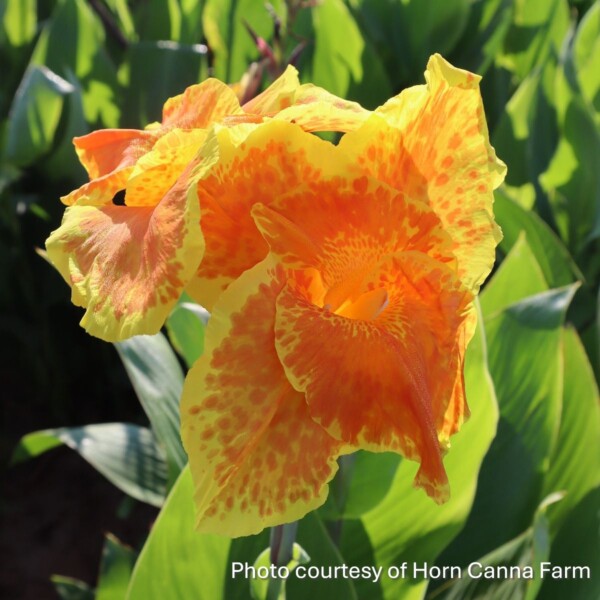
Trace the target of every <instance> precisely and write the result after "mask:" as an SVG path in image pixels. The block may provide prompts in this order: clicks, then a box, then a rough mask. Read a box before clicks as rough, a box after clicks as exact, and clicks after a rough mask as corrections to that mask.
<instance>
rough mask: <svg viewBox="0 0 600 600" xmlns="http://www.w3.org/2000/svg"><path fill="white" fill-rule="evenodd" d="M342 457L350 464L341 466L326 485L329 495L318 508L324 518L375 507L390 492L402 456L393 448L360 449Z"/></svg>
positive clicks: (352, 515) (351, 516) (345, 516)
mask: <svg viewBox="0 0 600 600" xmlns="http://www.w3.org/2000/svg"><path fill="white" fill-rule="evenodd" d="M342 460H346V461H347V462H348V463H349V467H348V468H347V469H344V468H343V467H342V466H340V469H339V470H338V472H337V474H336V476H335V478H334V480H333V481H332V482H331V484H330V486H329V488H330V491H329V497H328V498H327V501H326V502H325V504H324V505H323V507H322V508H321V509H319V514H320V515H321V516H322V517H323V518H324V519H357V518H359V517H360V516H361V515H362V514H363V513H365V512H367V511H368V510H370V509H372V508H374V507H375V506H376V505H377V504H378V503H379V502H380V501H381V500H382V499H383V498H384V497H385V495H386V494H387V493H388V492H389V490H390V488H391V486H392V482H393V481H394V476H395V474H396V469H397V468H398V465H399V463H400V460H401V459H400V456H399V455H398V454H394V453H392V452H383V453H381V454H374V453H373V452H366V451H364V450H359V451H358V452H355V453H354V454H353V455H351V456H346V457H342ZM338 488H339V490H338Z"/></svg>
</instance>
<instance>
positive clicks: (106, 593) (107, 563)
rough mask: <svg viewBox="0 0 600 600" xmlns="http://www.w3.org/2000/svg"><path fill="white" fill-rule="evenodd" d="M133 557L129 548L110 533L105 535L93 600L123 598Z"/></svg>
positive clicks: (134, 555) (133, 560)
mask: <svg viewBox="0 0 600 600" xmlns="http://www.w3.org/2000/svg"><path fill="white" fill-rule="evenodd" d="M135 557H136V554H135V552H134V551H133V550H132V549H131V548H129V547H127V546H124V545H123V544H122V543H121V542H119V540H118V539H117V538H116V537H114V536H113V535H111V534H110V533H109V534H107V535H106V538H105V540H104V548H103V549H102V560H101V562H100V575H99V576H98V584H97V585H96V598H95V600H117V599H119V600H121V599H122V598H125V594H126V593H127V587H128V586H129V579H130V577H131V572H132V570H133V565H134V563H135Z"/></svg>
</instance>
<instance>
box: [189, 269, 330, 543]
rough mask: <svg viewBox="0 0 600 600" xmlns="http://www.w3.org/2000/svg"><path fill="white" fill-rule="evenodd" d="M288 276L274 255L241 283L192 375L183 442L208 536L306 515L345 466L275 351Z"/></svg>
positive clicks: (213, 324) (224, 301)
mask: <svg viewBox="0 0 600 600" xmlns="http://www.w3.org/2000/svg"><path fill="white" fill-rule="evenodd" d="M283 281H284V277H283V272H282V270H281V269H276V268H274V267H273V266H272V263H270V262H268V261H265V262H263V263H260V264H259V265H257V266H255V267H254V268H253V269H251V270H250V271H247V272H246V273H244V274H243V275H242V276H241V277H240V278H239V279H238V280H236V281H235V282H234V283H233V284H232V285H231V286H230V287H229V288H228V289H227V291H226V292H225V293H224V294H223V295H222V296H221V298H220V299H219V301H218V303H217V304H216V305H215V308H214V311H213V313H212V316H211V319H210V321H209V324H208V327H207V330H206V346H205V354H204V355H203V356H202V357H201V358H200V359H199V360H198V362H197V363H196V364H195V365H194V366H193V368H192V369H191V371H190V373H189V374H188V377H187V378H186V382H185V386H184V391H183V397H182V404H181V411H182V412H181V414H182V438H183V441H184V445H185V448H186V450H187V452H188V455H189V460H190V468H191V472H192V477H193V478H194V484H195V489H196V494H195V500H196V506H197V515H198V521H197V526H198V529H199V530H200V531H202V532H209V533H220V534H225V535H231V536H240V535H250V534H253V533H257V532H259V531H261V530H262V529H263V528H264V527H267V526H271V525H276V524H280V523H284V522H288V521H293V520H296V519H299V518H301V517H302V516H304V515H305V514H306V513H307V512H309V511H310V510H313V509H314V508H316V507H318V506H319V505H321V504H322V503H323V502H324V501H325V498H326V496H327V482H328V481H329V480H330V479H331V478H332V477H333V475H334V473H335V471H336V469H337V465H336V462H335V459H336V457H337V455H338V454H339V450H340V447H341V445H340V443H339V442H337V441H336V440H334V439H333V438H331V437H330V436H329V435H328V434H327V433H326V432H325V431H324V430H323V429H322V428H321V427H320V426H319V425H317V424H316V423H315V422H314V421H313V420H312V419H311V418H310V417H309V415H308V411H307V407H306V402H305V400H304V396H303V395H302V394H299V393H297V392H296V391H294V390H293V388H292V387H291V386H290V384H289V383H288V381H287V379H286V377H285V375H284V373H283V369H282V367H281V364H280V363H279V360H278V358H277V354H276V352H275V340H274V320H275V300H276V297H277V294H278V293H279V291H280V290H281V289H282V286H283Z"/></svg>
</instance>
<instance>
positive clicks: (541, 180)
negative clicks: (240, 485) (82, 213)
mask: <svg viewBox="0 0 600 600" xmlns="http://www.w3.org/2000/svg"><path fill="white" fill-rule="evenodd" d="M305 4H310V5H311V6H307V7H305V8H302V9H300V8H299V3H298V2H293V1H291V0H290V1H288V2H283V1H282V0H279V1H275V2H273V3H272V6H271V10H270V11H269V10H267V9H266V8H265V7H264V5H263V3H262V2H258V1H255V0H205V1H200V0H137V1H135V0H132V1H129V2H127V1H125V0H89V1H85V0H38V1H36V0H1V1H0V64H1V65H2V83H1V88H0V139H1V140H2V144H1V157H0V344H1V345H2V348H1V350H2V356H3V361H2V364H1V365H0V374H1V375H0V377H1V379H0V383H1V385H2V396H3V404H4V412H5V414H4V417H5V418H4V419H3V430H2V445H1V447H0V449H1V453H2V459H3V460H4V461H5V462H6V461H8V460H9V457H10V456H11V454H12V461H13V464H16V463H22V464H20V465H19V466H17V467H14V466H13V467H11V469H10V470H8V471H7V472H6V474H5V476H4V479H5V481H6V483H7V484H8V485H11V484H12V483H13V482H16V485H17V486H18V485H19V481H23V480H24V479H27V477H29V476H30V475H31V474H32V473H35V464H36V461H40V460H46V459H42V458H39V459H36V461H31V462H25V461H26V460H27V459H28V458H31V457H33V456H37V455H40V454H43V453H45V452H47V451H48V450H50V449H51V448H54V447H56V446H58V445H61V444H64V445H66V446H68V447H69V448H72V449H73V450H75V451H76V452H78V453H79V454H80V455H81V456H82V457H83V458H84V459H85V460H86V461H87V462H88V463H90V464H91V465H92V467H94V468H95V469H97V470H98V471H99V472H100V473H102V475H104V476H105V477H106V478H107V479H108V480H109V481H110V482H111V483H112V484H114V486H116V487H117V488H118V489H119V490H121V491H122V492H123V494H126V495H127V496H126V497H128V498H129V497H130V498H133V499H135V500H134V501H131V502H133V503H134V504H135V502H144V503H148V504H151V505H153V506H156V507H161V506H163V505H164V506H163V508H162V511H161V513H160V515H159V516H158V519H157V520H156V523H155V524H154V527H153V528H152V532H151V533H150V535H149V537H148V540H147V542H146V543H145V544H144V539H145V537H146V533H147V527H148V524H149V523H150V522H151V520H152V519H153V518H154V513H152V512H150V513H145V517H144V518H145V520H143V522H144V523H145V525H144V526H142V527H141V528H139V529H138V532H137V537H136V536H133V538H132V539H131V542H130V543H132V544H133V545H134V546H135V547H134V548H129V547H126V546H124V545H123V544H122V543H121V542H119V540H117V539H116V538H115V537H112V536H107V537H106V539H105V540H104V541H102V534H101V532H100V531H99V530H94V529H93V528H92V529H90V530H89V532H90V533H89V536H88V538H87V539H85V540H83V539H82V540H71V542H72V544H71V545H72V546H73V552H78V548H79V545H80V544H87V545H91V546H93V548H95V549H96V550H94V552H95V554H93V556H92V557H90V561H91V564H93V566H92V568H91V571H88V572H91V573H94V572H96V573H97V576H94V575H92V577H88V580H87V581H85V582H83V581H78V580H76V579H72V578H70V577H71V576H72V575H74V574H75V573H73V572H67V571H64V572H60V574H59V575H57V576H56V577H53V582H54V589H55V590H56V592H55V593H57V594H58V595H59V596H60V597H62V598H94V597H95V598H97V599H100V600H104V599H111V598H125V597H128V598H132V599H137V598H161V599H162V598H165V599H170V598H174V599H179V598H181V599H186V598H192V597H193V598H207V599H208V598H210V599H211V600H212V599H215V598H226V599H227V600H229V599H234V598H247V597H249V594H250V587H249V584H248V582H247V581H245V580H240V579H236V580H232V579H231V578H230V576H229V572H228V568H229V566H228V565H229V563H230V562H231V561H232V560H245V561H248V562H250V563H253V562H254V560H255V559H256V558H257V557H258V555H259V554H260V552H261V551H262V550H263V549H264V548H265V547H266V546H267V545H268V539H267V537H266V536H265V535H264V534H263V535H261V536H256V537H254V538H245V539H239V540H234V541H230V540H226V539H223V538H218V537H211V536H198V535H196V534H195V533H193V531H192V525H191V524H192V520H193V515H192V507H191V494H190V485H191V484H190V481H189V477H188V474H187V471H186V470H185V468H184V465H185V454H184V453H183V450H182V448H181V444H180V441H179V435H178V395H179V391H180V389H181V383H182V380H183V373H184V370H185V368H187V367H188V366H189V365H190V364H191V363H192V362H193V360H194V359H195V358H196V357H197V356H198V355H199V354H200V353H201V352H202V342H203V326H204V324H205V322H206V316H207V315H206V314H204V313H203V312H202V310H201V309H199V307H197V306H195V305H193V304H190V303H186V302H185V299H184V301H182V303H181V304H180V305H179V306H178V307H177V308H176V310H175V311H174V312H173V314H172V315H171V317H170V319H169V322H168V323H167V327H166V329H165V334H164V335H162V334H159V335H158V336H154V337H151V338H148V337H139V338H134V339H132V340H130V341H127V342H123V343H120V344H118V345H117V347H116V352H115V351H114V349H113V347H111V346H110V345H107V344H104V343H102V342H100V341H99V340H95V339H92V338H89V337H87V336H86V335H85V334H84V333H83V332H82V331H80V330H79V329H78V327H77V325H76V323H77V321H78V320H79V311H78V310H77V309H74V308H72V307H71V306H70V303H69V291H68V289H67V287H66V286H65V285H64V284H63V282H62V281H61V280H60V278H59V276H58V275H57V274H56V273H55V272H53V270H52V269H51V268H50V267H49V266H48V265H47V264H46V263H45V262H44V261H43V259H42V258H41V257H40V256H39V255H38V254H37V253H36V249H37V248H39V247H42V246H43V241H44V239H45V238H46V237H47V235H48V233H49V232H50V231H51V230H52V229H54V228H56V227H57V226H58V223H59V222H60V217H61V214H62V210H63V207H62V205H61V204H60V202H58V197H59V196H61V195H63V194H65V193H67V192H68V191H70V190H71V189H73V188H74V187H76V186H78V185H80V184H81V183H82V182H83V181H84V180H85V174H84V172H83V170H82V168H81V167H80V166H79V165H78V164H77V161H76V159H75V155H74V152H73V150H72V145H71V138H72V137H73V136H75V135H82V134H84V133H86V132H89V131H91V130H93V129H97V128H102V127H142V126H144V125H146V124H147V123H149V122H151V121H154V120H157V119H159V118H160V110H161V107H162V103H163V101H164V100H165V99H166V98H167V97H169V96H172V95H174V94H177V93H179V92H181V91H182V90H183V89H184V88H185V87H186V86H187V85H190V84H192V83H195V82H197V81H199V80H202V79H204V78H206V77H207V76H209V75H214V76H216V77H219V78H221V79H223V80H225V81H229V82H236V81H238V80H240V79H241V77H242V76H243V75H244V73H245V72H246V70H247V69H248V67H249V65H250V64H251V63H252V62H253V61H258V60H260V58H261V56H260V53H259V51H258V49H257V47H256V45H255V43H254V41H253V39H252V37H251V36H250V35H249V34H248V31H247V29H246V27H245V25H244V22H246V23H247V24H248V25H249V26H250V27H251V28H252V30H254V32H256V34H257V35H259V36H261V37H263V38H265V39H266V40H267V41H270V42H271V43H272V45H273V48H274V51H275V53H276V55H277V58H278V60H279V62H280V64H283V63H285V61H286V60H287V59H288V58H289V57H290V56H294V57H295V58H296V60H297V63H296V64H297V66H298V68H299V70H300V74H301V78H302V80H303V81H310V82H313V83H315V84H317V85H320V86H323V87H325V88H327V89H328V90H330V91H331V92H333V93H335V94H337V95H340V96H343V97H347V98H350V99H354V100H357V101H359V102H361V103H363V104H364V105H365V106H367V107H368V108H374V107H375V106H377V105H379V104H380V103H382V102H384V101H385V100H386V99H387V98H388V97H389V96H391V95H392V94H394V93H397V92H398V91H400V90H401V89H403V88H405V87H407V86H409V85H413V84H416V83H420V82H421V81H422V72H423V70H424V67H425V64H426V61H427V58H428V56H429V55H430V54H432V53H433V52H440V53H442V54H443V55H444V56H445V57H446V58H448V59H449V60H450V61H451V62H452V63H453V64H456V65H457V66H460V67H463V68H467V69H469V70H472V71H475V72H477V73H480V74H482V75H483V76H484V79H483V87H482V93H483V96H484V104H485V106H486V110H487V117H488V123H489V128H490V133H491V138H492V143H493V144H494V146H495V147H496V150H497V152H498V155H499V156H500V157H501V158H502V159H503V160H504V161H505V162H506V163H507V165H508V176H507V179H506V183H505V185H504V186H503V187H502V188H501V189H500V190H498V192H497V195H496V204H495V213H496V218H497V220H498V222H499V223H500V225H501V227H502V229H503V232H504V239H503V241H502V243H501V245H500V247H499V251H498V263H497V264H498V267H497V269H496V271H495V273H494V275H493V277H492V278H491V280H490V281H489V282H488V283H487V285H486V286H485V288H484V290H483V293H482V294H481V303H480V309H481V310H480V326H479V328H478V333H477V335H476V338H475V339H474V340H473V342H472V344H471V346H470V348H469V352H468V360H467V366H466V378H467V385H468V398H469V402H470V406H471V411H472V417H471V420H470V421H469V422H468V423H467V424H466V425H465V427H464V429H463V431H462V432H461V433H460V434H459V435H457V436H456V439H455V441H454V442H453V449H452V451H451V452H450V453H449V455H448V457H447V459H446V464H447V468H448V472H449V476H450V480H451V484H452V487H453V498H452V500H451V501H450V502H449V503H448V504H447V505H444V506H443V507H441V508H440V507H437V506H435V505H434V504H433V503H432V502H431V501H429V499H427V498H426V497H425V496H424V494H422V493H421V492H417V491H416V490H414V489H413V488H412V487H411V483H410V482H411V480H412V477H413V475H414V470H415V467H414V465H412V464H409V463H407V462H402V461H400V460H399V459H398V458H397V457H395V456H391V455H385V454H384V455H377V456H375V455H370V454H367V453H359V455H358V456H357V458H356V460H355V462H354V464H353V478H352V484H351V485H350V486H349V487H348V488H347V489H345V490H342V493H337V492H336V493H333V494H332V496H331V498H330V500H329V501H328V502H327V504H326V505H325V506H324V507H323V508H322V509H321V510H319V511H318V512H317V513H315V514H313V515H310V516H309V517H307V518H306V519H304V520H303V521H302V523H301V524H300V529H299V533H298V542H299V543H300V545H301V546H302V547H303V548H304V549H305V550H306V551H307V553H308V554H309V555H310V558H311V562H312V564H317V565H319V564H326V565H329V564H333V565H335V564H342V563H345V564H358V565H362V564H376V565H382V566H388V565H394V564H396V565H398V564H401V563H402V561H405V560H408V561H417V562H423V561H427V562H428V563H430V564H433V563H436V564H437V565H440V566H443V565H460V566H466V565H467V564H468V563H469V562H471V561H474V560H481V562H485V563H486V564H520V565H525V564H533V563H535V562H539V561H540V560H550V561H552V562H553V563H555V564H558V565H561V564H562V565H590V566H591V567H592V572H593V573H594V577H593V578H592V579H590V580H568V579H563V580H550V579H545V580H544V581H543V582H542V581H539V580H538V581H533V582H528V581H524V580H509V581H491V582H490V581H483V580H480V581H479V582H473V581H471V582H470V581H469V580H468V579H461V580H458V581H454V582H453V581H441V580H438V581H431V582H428V581H427V580H412V579H411V580H401V579H399V580H395V581H392V580H390V579H386V578H384V579H382V580H381V581H380V582H379V583H378V584H373V583H369V582H365V581H360V580H358V581H348V580H330V581H325V580H321V581H304V582H299V581H297V580H296V581H294V580H291V581H290V582H289V584H288V590H287V592H288V598H305V597H309V596H310V595H311V594H313V595H314V597H316V598H325V597H336V598H337V597H340V598H367V599H371V598H374V599H378V598H393V599H396V598H423V597H428V598H481V597H489V598H500V597H510V598H526V599H527V600H530V599H531V598H534V597H538V598H565V597H571V598H581V599H587V598H595V597H600V579H599V577H600V551H599V546H598V531H599V523H598V511H597V509H598V506H599V505H600V487H599V484H600V414H599V407H598V387H597V384H598V378H599V376H600V366H599V365H600V359H599V354H600V348H599V346H600V335H599V328H600V323H599V322H600V296H599V294H598V286H599V282H600V168H599V167H600V2H599V1H598V0H596V1H595V2H592V1H590V0H583V1H578V0H571V1H570V2H568V1H567V0H449V1H447V2H439V1H436V0H345V1H344V0H324V1H322V2H312V3H305ZM273 14H275V15H277V17H278V18H279V19H280V23H279V25H280V27H281V36H280V37H281V41H280V42H279V43H277V42H276V40H275V41H274V29H275V28H274V19H273ZM300 49H302V51H301V52H300V53H299V55H298V51H299V50H300ZM267 81H268V78H266V77H265V83H266V82H267ZM176 352H177V354H176ZM119 358H120V359H121V361H122V363H123V364H124V366H125V370H124V369H123V368H122V366H121V363H120V361H119ZM128 380H129V381H128ZM131 386H132V387H131ZM132 388H133V390H135V394H136V395H137V398H138V399H139V404H138V403H137V402H136V400H135V398H134V396H133V393H132ZM90 423H97V424H90ZM49 427H51V429H49ZM32 430H40V431H37V432H35V433H30V432H31V431H32ZM24 434H28V435H26V436H25V437H24V438H23V439H22V440H21V442H20V443H19V444H18V446H17V448H16V450H14V448H15V446H16V444H17V442H18V440H19V438H20V437H21V436H23V435H24ZM13 450H14V453H13ZM55 453H56V451H54V453H50V454H48V456H47V460H53V461H58V460H60V459H64V456H65V455H64V454H63V455H61V456H60V457H59V456H58V455H56V454H55ZM44 464H46V465H47V464H49V463H44ZM180 473H181V475H180ZM72 475H73V474H70V475H69V476H72ZM51 484H52V482H46V485H51ZM56 485H64V481H63V482H62V483H61V482H60V481H59V482H56ZM334 487H335V486H334ZM336 489H337V488H336ZM169 490H171V493H170V495H169V496H168V499H167V501H166V502H165V498H166V497H167V494H168V492H169ZM558 491H560V492H566V493H565V494H561V496H562V498H561V499H558V497H553V500H555V502H553V503H546V502H545V499H546V498H548V497H549V496H550V495H551V494H553V493H555V492H558ZM41 493H43V490H42V491H41ZM123 497H125V496H123ZM11 498H12V500H11ZM17 498H18V497H17ZM11 501H12V502H13V505H11ZM14 502H15V497H14V496H10V494H9V495H8V496H7V497H6V498H5V499H4V500H3V517H4V521H5V522H6V523H9V522H10V519H11V515H12V514H14V511H15V506H14ZM72 502H73V506H74V507H75V506H77V500H76V499H73V500H72ZM131 502H125V504H121V506H120V509H119V512H118V515H119V518H120V519H121V520H124V521H127V520H128V519H130V520H132V519H134V517H135V515H136V512H135V510H136V509H135V506H137V505H135V506H133V508H132V503H131ZM55 508H56V507H55V506H54V505H53V504H52V502H49V503H48V504H45V505H44V509H45V511H53V510H55ZM76 510H77V509H76V508H74V511H75V512H76ZM27 517H28V521H35V520H36V519H39V518H40V516H39V515H38V514H31V515H27ZM136 518H139V515H138V517H136ZM60 525H61V524H60V523H59V524H56V525H55V526H60ZM3 530H4V527H3ZM6 531H8V532H9V533H8V534H7V535H9V536H19V535H20V532H19V531H18V530H14V529H10V528H7V529H6ZM11 543H12V542H11V541H10V540H4V541H3V546H4V547H6V548H7V549H10V544H11ZM102 543H103V544H104V546H103V551H102V556H101V560H100V559H99V553H100V545H101V544H102ZM98 562H100V566H99V567H98V568H97V569H96V566H95V565H96V564H98ZM29 568H30V569H31V571H32V573H33V572H34V571H35V570H36V569H38V568H41V573H40V574H39V576H40V577H42V576H43V577H44V578H47V576H48V575H49V574H50V573H48V574H46V572H45V571H44V567H42V566H40V565H37V564H36V563H32V564H31V565H30V566H29ZM67 568H68V567H67ZM2 585H4V586H5V587H6V589H7V590H9V591H8V592H7V597H15V598H17V597H19V595H18V594H19V593H22V596H21V597H24V598H25V597H42V596H40V595H39V594H38V595H37V596H35V595H29V596H28V595H27V592H25V591H24V590H25V589H26V586H24V585H23V583H22V582H19V581H16V582H13V583H11V582H2ZM11 585H12V586H13V587H10V586H11ZM49 585H50V584H48V587H47V588H40V589H44V590H45V592H44V593H46V594H48V596H47V597H50V594H51V593H54V592H51V591H50V590H51V588H50V587H49ZM7 586H8V587H7Z"/></svg>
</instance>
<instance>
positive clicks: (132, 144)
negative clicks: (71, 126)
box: [73, 129, 157, 179]
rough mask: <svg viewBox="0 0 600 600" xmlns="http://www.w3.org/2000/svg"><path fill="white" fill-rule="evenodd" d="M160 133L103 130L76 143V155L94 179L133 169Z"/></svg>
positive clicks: (77, 138)
mask: <svg viewBox="0 0 600 600" xmlns="http://www.w3.org/2000/svg"><path fill="white" fill-rule="evenodd" d="M156 139H157V136H156V133H154V132H151V131H140V130H138V129H101V130H100V131H94V132H92V133H89V134H87V135H84V136H81V137H76V138H74V139H73V144H74V145H75V151H76V152H77V156H78V157H79V160H80V161H81V164H82V165H83V166H84V167H85V170H86V171H87V172H88V175H89V176H90V179H96V178H97V177H102V176H104V175H108V174H109V173H112V172H113V171H116V170H118V169H123V168H125V167H130V166H132V165H134V164H135V162H136V161H137V159H138V158H140V156H142V155H143V154H145V153H146V152H148V150H150V148H152V146H153V144H154V142H155V141H156Z"/></svg>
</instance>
